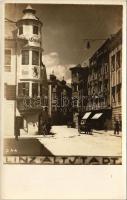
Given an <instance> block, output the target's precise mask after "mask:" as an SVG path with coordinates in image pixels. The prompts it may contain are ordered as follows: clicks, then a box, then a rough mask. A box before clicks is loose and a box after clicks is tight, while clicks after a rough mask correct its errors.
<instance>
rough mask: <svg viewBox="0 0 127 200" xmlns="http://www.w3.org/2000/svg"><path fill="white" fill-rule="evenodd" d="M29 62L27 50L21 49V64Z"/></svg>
mask: <svg viewBox="0 0 127 200" xmlns="http://www.w3.org/2000/svg"><path fill="white" fill-rule="evenodd" d="M28 64H29V50H22V65H28Z"/></svg>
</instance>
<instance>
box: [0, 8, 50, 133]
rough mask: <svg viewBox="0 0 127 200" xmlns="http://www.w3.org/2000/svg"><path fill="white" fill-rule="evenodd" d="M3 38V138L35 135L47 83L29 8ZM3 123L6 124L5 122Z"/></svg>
mask: <svg viewBox="0 0 127 200" xmlns="http://www.w3.org/2000/svg"><path fill="white" fill-rule="evenodd" d="M23 14H24V15H23V17H22V18H21V19H20V20H18V21H17V23H16V29H15V30H14V32H13V34H12V36H11V37H6V38H5V70H4V71H5V73H4V75H5V108H4V109H5V119H9V122H8V126H7V125H6V124H5V134H7V135H10V134H11V135H14V134H16V132H18V133H19V134H38V133H39V123H40V121H39V119H40V115H44V116H45V117H46V116H47V113H48V110H47V109H48V83H47V76H46V68H45V66H44V65H43V63H42V51H43V49H42V23H41V21H40V20H39V19H38V18H37V17H36V16H35V14H36V12H35V10H34V9H33V8H32V7H31V6H27V7H26V9H24V11H23ZM5 123H6V120H5Z"/></svg>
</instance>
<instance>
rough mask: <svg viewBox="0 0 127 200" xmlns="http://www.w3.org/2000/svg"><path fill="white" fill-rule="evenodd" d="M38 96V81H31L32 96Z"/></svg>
mask: <svg viewBox="0 0 127 200" xmlns="http://www.w3.org/2000/svg"><path fill="white" fill-rule="evenodd" d="M37 96H38V83H32V97H37Z"/></svg>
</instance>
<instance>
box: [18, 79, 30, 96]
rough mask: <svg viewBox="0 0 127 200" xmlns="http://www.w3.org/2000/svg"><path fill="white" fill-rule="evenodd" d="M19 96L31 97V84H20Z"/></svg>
mask: <svg viewBox="0 0 127 200" xmlns="http://www.w3.org/2000/svg"><path fill="white" fill-rule="evenodd" d="M18 95H19V96H29V83H25V82H23V83H18Z"/></svg>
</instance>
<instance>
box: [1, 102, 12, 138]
mask: <svg viewBox="0 0 127 200" xmlns="http://www.w3.org/2000/svg"><path fill="white" fill-rule="evenodd" d="M14 106H15V102H14V101H6V100H5V103H4V113H3V114H4V135H5V136H7V135H9V136H14V112H15V107H14Z"/></svg>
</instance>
